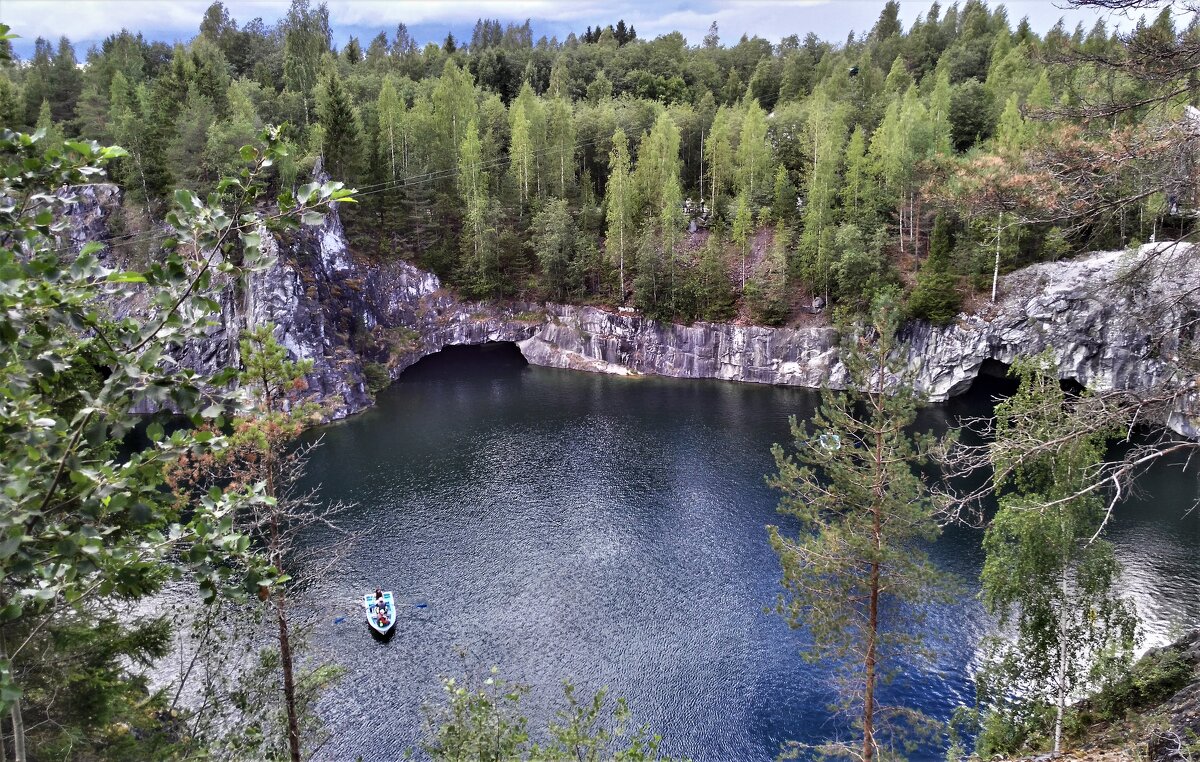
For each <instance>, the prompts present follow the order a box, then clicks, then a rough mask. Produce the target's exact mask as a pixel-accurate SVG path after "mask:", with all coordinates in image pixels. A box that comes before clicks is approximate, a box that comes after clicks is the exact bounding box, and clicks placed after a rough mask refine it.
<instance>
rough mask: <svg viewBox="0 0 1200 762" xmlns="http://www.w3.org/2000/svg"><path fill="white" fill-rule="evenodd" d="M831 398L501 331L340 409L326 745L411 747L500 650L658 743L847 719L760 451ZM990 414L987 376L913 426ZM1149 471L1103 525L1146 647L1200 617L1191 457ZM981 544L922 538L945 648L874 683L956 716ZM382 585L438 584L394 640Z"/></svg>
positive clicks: (535, 686)
mask: <svg viewBox="0 0 1200 762" xmlns="http://www.w3.org/2000/svg"><path fill="white" fill-rule="evenodd" d="M817 400H818V395H817V394H816V393H815V392H812V391H810V390H803V389H791V388H779V387H768V386H758V385H751V384H733V383H726V382H719V381H688V380H675V379H661V378H633V379H630V378H619V377H611V376H602V375H594V374H588V373H575V372H570V371H560V370H551V369H545V368H536V367H529V366H527V365H526V364H525V362H524V360H523V359H522V358H521V356H520V354H519V353H518V352H517V351H516V349H515V347H513V346H512V345H495V346H488V347H482V348H460V349H450V350H447V351H444V352H442V353H439V354H438V355H434V356H433V357H430V358H427V359H425V360H423V361H422V362H421V363H419V364H418V365H416V366H414V367H413V368H411V369H410V370H408V371H406V372H405V373H404V374H403V376H401V378H400V380H399V381H398V382H397V383H396V384H395V385H393V386H392V387H391V388H390V389H388V390H386V391H385V392H383V393H382V394H380V395H379V400H378V404H377V405H376V406H375V407H374V408H372V409H371V410H368V411H366V412H364V413H362V414H361V415H358V416H356V417H354V418H352V419H350V420H349V421H346V422H343V423H341V424H338V425H334V426H331V427H328V428H326V429H325V430H324V431H323V435H324V444H323V447H322V448H321V449H320V450H318V451H317V453H316V454H315V455H314V457H313V460H312V462H311V464H310V468H309V473H310V477H311V479H312V481H313V483H314V484H316V483H320V484H321V485H323V487H322V489H323V492H322V494H323V496H325V497H326V498H329V499H341V500H345V501H348V502H351V503H353V504H354V505H353V507H352V508H351V509H350V510H349V511H347V512H346V513H345V514H344V515H343V516H342V518H341V523H342V524H343V526H345V527H346V528H348V529H351V530H356V531H361V532H366V533H367V536H368V537H369V538H370V539H369V540H368V541H364V542H363V543H361V544H360V545H359V546H358V547H356V549H355V550H354V551H353V552H352V553H351V554H350V556H349V557H348V558H346V559H345V560H344V561H343V562H341V563H339V564H338V565H337V566H336V567H335V568H334V570H333V571H332V572H331V573H329V574H327V575H325V576H324V577H323V578H322V580H321V581H320V582H319V583H318V584H317V585H316V586H315V587H314V588H312V589H310V590H308V591H306V593H305V602H306V603H307V604H308V605H309V606H312V607H313V609H314V610H316V611H317V612H318V613H320V612H326V613H325V614H324V615H322V616H320V618H319V619H318V622H319V624H318V626H317V629H316V631H315V633H314V634H313V637H314V639H315V643H314V645H315V647H316V650H317V651H318V652H319V653H320V654H321V655H322V656H323V657H326V658H329V659H331V660H333V661H335V662H338V663H340V664H342V665H343V666H344V667H346V668H347V669H348V670H349V674H348V675H347V677H346V678H345V679H343V680H342V681H340V682H339V683H338V684H337V685H336V686H335V687H333V688H332V689H331V690H330V691H329V692H328V694H326V695H325V696H324V697H323V698H322V700H321V703H320V711H321V714H322V715H323V717H324V718H325V720H326V722H327V723H328V725H329V726H330V727H331V728H332V729H333V730H334V733H333V737H332V738H331V739H330V741H329V743H328V744H327V745H326V746H325V747H324V748H323V749H322V750H321V753H320V756H321V757H322V758H328V759H349V758H354V757H356V756H358V755H362V756H363V758H364V759H366V760H392V759H397V758H400V757H402V756H403V754H404V753H405V751H406V750H408V749H410V748H412V747H414V746H416V745H417V743H418V742H419V739H420V737H421V729H422V722H423V719H422V718H423V713H422V706H423V705H424V704H426V703H428V702H430V701H434V700H437V699H439V698H440V693H441V688H440V682H439V677H440V676H442V675H455V674H462V673H463V671H464V669H467V670H470V671H473V672H475V673H477V674H483V673H484V672H485V671H486V670H487V668H489V667H490V666H492V665H496V666H498V667H499V668H500V670H501V672H502V674H503V675H504V676H506V677H508V678H510V679H512V680H515V681H518V682H522V683H525V684H528V685H530V686H531V688H532V690H531V694H530V695H529V696H528V697H527V698H526V700H525V702H524V704H525V708H526V710H527V713H528V714H529V715H531V717H533V718H534V723H533V726H534V727H539V726H541V725H544V723H543V722H541V720H544V715H545V712H546V711H547V710H546V707H547V706H551V705H552V704H553V702H554V700H555V699H557V698H559V697H560V696H561V690H560V688H559V685H560V683H561V680H562V679H564V678H570V679H571V680H573V681H574V682H575V683H576V684H577V685H578V686H580V688H581V690H583V691H585V692H586V693H588V694H590V692H591V691H594V690H595V689H597V688H600V687H601V686H608V687H609V688H610V689H611V695H614V696H615V695H620V696H624V697H626V698H627V699H628V701H629V704H630V707H631V709H632V711H633V714H634V717H635V719H636V720H637V721H638V722H639V723H648V724H649V725H650V726H651V727H652V728H653V730H654V731H655V732H657V733H659V734H661V735H662V737H663V749H664V751H666V752H669V753H673V754H681V755H688V756H690V757H692V758H694V759H696V760H769V759H772V758H774V757H775V755H776V754H777V753H778V751H779V749H780V746H781V744H783V743H784V742H785V741H787V740H789V739H793V740H797V741H802V742H817V741H820V740H824V739H828V738H832V737H834V736H837V735H839V734H844V733H845V732H846V729H847V725H846V724H845V723H844V721H843V720H842V719H840V718H837V717H835V716H833V715H832V714H831V713H830V711H829V709H828V706H829V704H830V703H831V701H832V700H833V695H834V694H833V691H832V688H831V686H830V684H829V679H828V678H829V675H828V674H826V673H825V672H824V671H823V670H822V668H821V667H820V666H819V665H810V664H807V663H805V662H804V661H802V660H801V659H800V658H799V657H798V655H797V648H798V646H799V645H800V644H801V643H802V637H803V633H801V632H797V631H792V630H790V629H789V628H788V627H787V625H786V623H785V622H784V621H783V620H782V619H780V618H779V617H778V616H776V615H774V614H770V613H766V611H765V609H767V608H768V607H770V606H771V605H772V604H773V602H774V600H775V596H776V594H777V592H778V589H779V588H778V580H779V570H778V569H779V567H778V562H777V560H776V558H775V556H774V554H773V553H772V552H771V549H770V547H769V546H768V544H767V537H766V532H765V530H764V525H766V524H768V523H775V524H783V525H784V526H787V524H786V522H785V521H783V520H782V517H780V516H778V514H776V513H775V505H776V502H777V495H776V494H774V493H773V492H772V491H771V490H770V489H768V488H767V487H766V485H765V483H764V479H763V477H764V475H766V474H768V473H769V472H771V471H772V470H773V461H772V458H771V454H770V446H771V444H772V443H773V442H782V441H786V440H787V438H788V423H787V419H788V416H789V415H796V416H798V417H799V418H801V419H803V418H806V417H808V416H810V415H811V414H812V411H813V409H814V406H815V404H816V402H817ZM987 410H988V395H987V394H986V393H984V392H981V391H978V390H977V391H974V392H973V393H972V394H971V395H967V396H965V397H962V398H958V399H956V400H953V401H951V402H950V403H948V404H946V405H940V406H933V407H930V408H928V409H927V410H926V411H925V412H924V413H923V414H922V420H921V423H922V424H923V425H925V426H934V427H944V426H946V425H948V424H951V423H953V421H955V420H956V418H957V417H958V416H961V415H978V414H981V413H984V412H986V411H987ZM1142 486H1143V490H1144V493H1143V494H1142V495H1140V496H1139V497H1138V498H1137V499H1136V500H1133V501H1131V502H1129V503H1127V504H1126V505H1124V506H1123V507H1122V508H1121V509H1120V512H1119V513H1118V514H1117V515H1116V517H1115V520H1114V522H1113V526H1112V531H1111V533H1110V537H1111V538H1112V539H1113V540H1114V542H1115V543H1116V545H1117V547H1118V552H1119V555H1120V557H1121V560H1122V561H1123V562H1124V564H1125V568H1126V572H1125V580H1124V584H1123V588H1124V590H1125V591H1126V593H1127V594H1128V595H1129V596H1130V597H1131V598H1132V599H1133V600H1134V601H1135V602H1136V604H1137V607H1138V610H1139V613H1140V614H1141V616H1142V617H1143V620H1144V625H1143V628H1144V632H1145V633H1146V635H1147V638H1146V641H1145V645H1156V644H1159V643H1162V642H1165V641H1166V640H1168V639H1169V638H1170V637H1171V636H1172V635H1173V634H1175V633H1176V632H1178V631H1179V630H1180V629H1181V628H1183V627H1185V626H1192V627H1194V626H1197V625H1198V624H1200V596H1197V594H1196V590H1197V589H1198V585H1200V559H1198V557H1197V545H1198V544H1200V512H1192V513H1191V514H1189V515H1187V516H1185V515H1184V513H1185V511H1186V508H1187V506H1189V505H1190V503H1191V501H1192V500H1193V499H1194V498H1195V496H1196V494H1197V481H1196V478H1195V475H1194V473H1192V474H1183V473H1181V471H1180V470H1179V469H1178V468H1176V469H1165V468H1163V469H1158V470H1157V471H1156V472H1155V473H1154V474H1152V475H1151V478H1148V479H1146V480H1143V482H1142ZM979 539H980V535H979V533H978V532H977V531H975V530H969V529H962V528H956V529H950V530H948V531H947V532H946V533H945V534H944V535H943V537H942V538H941V539H940V540H939V541H938V542H937V544H936V545H935V546H934V549H933V555H934V558H935V560H936V561H937V563H938V564H939V565H940V566H942V567H943V568H945V569H947V570H950V571H952V572H955V573H957V574H959V575H961V576H962V577H963V578H964V579H965V580H966V583H967V584H966V586H965V588H966V589H965V591H964V593H963V597H962V600H961V601H960V602H959V603H957V604H955V605H953V606H949V607H945V608H941V609H937V610H934V611H932V612H931V613H930V616H929V619H928V621H927V623H926V628H927V630H928V631H929V633H930V634H931V635H932V636H934V637H935V638H936V639H938V640H939V641H940V642H942V643H943V648H942V649H941V653H940V655H939V657H938V658H937V660H936V661H934V662H933V663H932V664H922V663H919V662H913V663H910V664H905V665H904V667H903V674H902V675H901V676H900V677H899V678H898V679H897V680H896V682H895V683H894V684H893V685H892V686H890V687H889V688H887V689H886V695H885V697H884V698H885V700H889V701H892V702H899V703H904V704H908V705H913V706H916V707H918V708H920V709H922V710H923V711H925V712H926V713H929V714H931V715H933V716H935V717H939V718H943V719H944V718H946V717H947V716H948V715H949V713H950V712H951V711H952V709H953V708H954V707H955V706H958V705H960V704H970V703H971V702H972V700H973V696H974V686H973V683H972V680H971V675H972V673H973V669H974V665H975V660H976V658H977V655H976V647H977V644H978V642H979V639H980V638H981V637H982V636H983V635H984V634H985V633H986V631H987V630H988V622H987V620H986V618H985V616H984V615H983V612H982V610H981V607H980V605H979V604H978V602H977V601H976V600H975V599H974V595H975V591H976V589H977V582H976V576H977V574H978V571H979V567H980V564H981V562H982V554H981V551H980V548H979ZM324 541H325V538H324V537H323V536H320V535H317V536H314V537H313V538H312V542H313V543H321V542H324ZM376 585H382V586H383V587H384V588H386V589H393V590H395V591H396V593H397V596H398V597H400V598H403V599H407V600H410V601H414V602H417V601H419V602H423V603H425V604H426V605H425V606H424V607H416V606H407V607H403V608H402V609H401V612H400V616H399V618H398V622H397V632H396V635H395V637H394V638H393V639H392V640H391V641H390V642H387V643H381V642H377V641H376V640H374V639H373V638H372V637H371V636H370V634H369V633H368V631H367V627H366V624H365V623H364V622H363V621H362V618H361V614H359V613H358V611H359V610H356V609H354V608H353V605H352V602H353V601H354V600H357V599H359V598H360V596H361V595H362V593H363V592H364V591H368V590H371V589H374V588H375V586H376ZM338 615H344V616H346V617H347V618H346V620H345V621H344V622H341V623H336V624H335V623H334V617H335V616H338ZM418 756H419V755H418ZM927 756H932V753H930V754H928V755H927ZM915 758H917V759H920V758H921V755H916V757H915Z"/></svg>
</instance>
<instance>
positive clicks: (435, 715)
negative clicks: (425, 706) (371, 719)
mask: <svg viewBox="0 0 1200 762" xmlns="http://www.w3.org/2000/svg"><path fill="white" fill-rule="evenodd" d="M442 689H443V692H444V696H445V697H444V703H443V704H442V705H440V706H437V707H434V708H432V709H430V710H427V728H426V734H425V736H426V738H425V741H424V742H423V743H422V745H421V748H422V750H423V751H425V753H427V754H428V755H429V756H430V757H432V758H433V759H434V760H436V761H438V762H443V761H444V762H452V761H457V760H464V759H471V760H479V762H509V761H510V760H530V761H531V762H532V761H533V760H537V761H538V762H569V761H570V762H602V761H604V762H608V761H612V762H652V761H654V760H664V761H665V760H667V759H668V758H666V757H663V756H661V755H660V754H659V751H658V747H659V743H660V740H659V738H658V736H653V735H651V734H650V732H649V730H648V729H647V728H646V727H645V726H641V727H636V726H635V727H631V726H630V724H629V723H630V720H631V713H630V711H629V707H628V706H627V705H626V703H625V700H624V699H617V701H616V702H615V703H614V702H611V701H609V700H608V699H607V693H606V691H604V690H600V691H599V692H597V693H596V694H594V695H593V696H592V697H591V698H580V697H579V696H578V695H577V691H576V689H575V686H574V685H572V684H571V683H570V682H564V683H563V699H564V705H563V706H561V707H559V708H558V709H557V710H556V711H555V714H554V718H553V719H552V720H551V721H550V722H549V723H548V727H547V728H546V732H545V736H546V738H545V740H544V741H538V742H535V740H534V739H533V738H532V737H531V734H530V731H529V721H528V719H526V717H525V716H524V715H523V714H522V713H521V701H522V699H523V698H524V697H525V696H526V695H527V694H528V693H529V689H528V687H526V686H523V685H519V684H516V683H510V682H508V681H506V680H504V679H503V678H502V677H500V675H499V670H498V669H497V668H495V667H493V668H492V669H491V673H490V674H489V675H488V677H486V678H484V679H483V680H481V681H479V680H475V681H468V682H461V681H459V680H458V679H455V678H447V679H445V680H443V681H442Z"/></svg>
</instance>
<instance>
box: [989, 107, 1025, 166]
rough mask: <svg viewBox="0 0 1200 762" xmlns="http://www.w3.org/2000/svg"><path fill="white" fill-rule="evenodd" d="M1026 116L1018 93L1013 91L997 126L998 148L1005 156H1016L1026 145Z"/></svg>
mask: <svg viewBox="0 0 1200 762" xmlns="http://www.w3.org/2000/svg"><path fill="white" fill-rule="evenodd" d="M1025 141H1026V130H1025V118H1024V117H1022V116H1021V109H1020V107H1019V106H1018V104H1017V94H1016V93H1012V94H1011V95H1009V96H1008V100H1007V101H1005V104H1004V111H1003V112H1002V113H1001V114H1000V123H999V124H998V125H997V126H996V148H997V149H998V150H999V152H1000V153H1001V154H1003V155H1005V156H1009V157H1015V156H1016V155H1017V154H1019V153H1020V152H1021V150H1022V149H1023V148H1024V147H1025Z"/></svg>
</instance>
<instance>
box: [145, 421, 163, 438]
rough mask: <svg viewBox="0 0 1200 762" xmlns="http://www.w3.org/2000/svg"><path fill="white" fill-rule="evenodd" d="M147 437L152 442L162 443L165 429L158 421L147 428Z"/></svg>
mask: <svg viewBox="0 0 1200 762" xmlns="http://www.w3.org/2000/svg"><path fill="white" fill-rule="evenodd" d="M146 436H147V437H149V438H150V441H151V442H161V441H162V438H163V427H162V424H161V423H159V422H158V421H155V422H153V423H151V424H150V425H149V426H147V427H146Z"/></svg>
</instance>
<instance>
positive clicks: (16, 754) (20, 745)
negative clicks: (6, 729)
mask: <svg viewBox="0 0 1200 762" xmlns="http://www.w3.org/2000/svg"><path fill="white" fill-rule="evenodd" d="M9 714H10V715H11V716H12V731H13V762H25V761H26V760H27V759H28V757H27V756H25V718H24V717H22V716H21V699H19V698H17V699H13V704H12V709H11V710H10V712H9Z"/></svg>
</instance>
